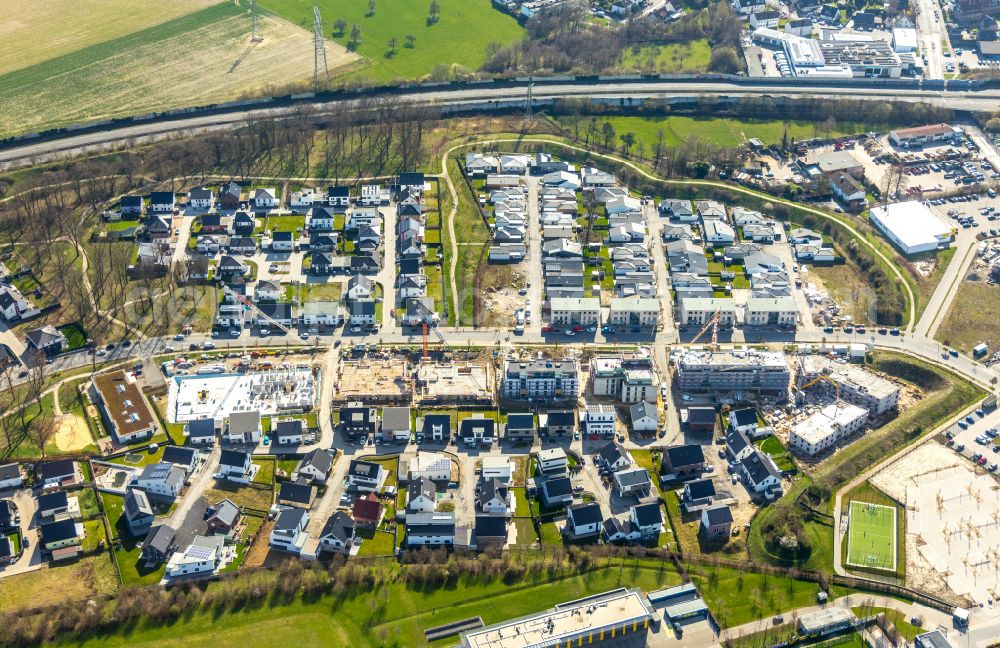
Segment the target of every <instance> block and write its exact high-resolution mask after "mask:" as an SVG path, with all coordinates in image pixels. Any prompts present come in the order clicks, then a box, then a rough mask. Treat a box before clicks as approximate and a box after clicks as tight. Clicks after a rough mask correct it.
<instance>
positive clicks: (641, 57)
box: [621, 38, 712, 74]
mask: <svg viewBox="0 0 1000 648" xmlns="http://www.w3.org/2000/svg"><path fill="white" fill-rule="evenodd" d="M711 57H712V49H711V47H710V46H709V44H708V39H707V38H699V39H696V40H693V41H690V42H687V43H663V44H655V45H641V46H633V47H626V48H625V50H624V52H623V54H622V62H621V67H622V69H623V70H625V71H629V70H638V71H639V72H645V73H649V74H652V73H655V72H660V73H670V72H687V71H692V72H698V71H704V70H705V69H707V68H708V60H709V59H710V58H711Z"/></svg>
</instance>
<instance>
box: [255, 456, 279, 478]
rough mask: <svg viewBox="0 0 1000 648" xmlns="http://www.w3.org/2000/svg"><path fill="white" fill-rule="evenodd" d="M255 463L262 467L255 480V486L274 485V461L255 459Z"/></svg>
mask: <svg viewBox="0 0 1000 648" xmlns="http://www.w3.org/2000/svg"><path fill="white" fill-rule="evenodd" d="M253 462H254V463H255V464H257V465H258V466H260V470H258V471H257V474H256V475H255V476H254V478H253V483H255V484H273V483H274V459H254V460H253Z"/></svg>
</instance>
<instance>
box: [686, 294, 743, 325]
mask: <svg viewBox="0 0 1000 648" xmlns="http://www.w3.org/2000/svg"><path fill="white" fill-rule="evenodd" d="M679 302H680V303H679V305H678V311H679V312H678V317H677V322H678V324H679V325H680V326H703V325H705V324H707V323H708V321H709V320H710V319H712V316H713V315H715V314H716V313H719V325H720V326H735V325H736V302H734V301H733V300H732V299H731V298H729V297H685V298H683V299H680V300H679Z"/></svg>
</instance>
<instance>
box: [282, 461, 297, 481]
mask: <svg viewBox="0 0 1000 648" xmlns="http://www.w3.org/2000/svg"><path fill="white" fill-rule="evenodd" d="M298 465H299V460H298V459H278V461H277V470H281V471H283V472H284V473H285V476H286V477H289V478H290V477H291V476H292V473H293V472H295V468H296V467H297V466H298Z"/></svg>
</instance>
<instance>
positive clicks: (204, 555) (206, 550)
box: [186, 545, 215, 560]
mask: <svg viewBox="0 0 1000 648" xmlns="http://www.w3.org/2000/svg"><path fill="white" fill-rule="evenodd" d="M186 553H187V555H188V556H189V557H191V558H195V559H197V560H208V559H209V558H211V557H212V555H213V554H214V553H215V550H214V549H213V548H211V547H202V546H199V545H192V546H191V547H188V550H187V552H186Z"/></svg>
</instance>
